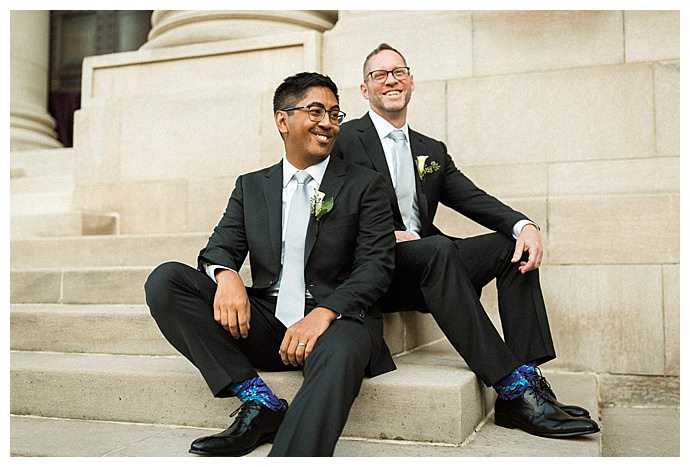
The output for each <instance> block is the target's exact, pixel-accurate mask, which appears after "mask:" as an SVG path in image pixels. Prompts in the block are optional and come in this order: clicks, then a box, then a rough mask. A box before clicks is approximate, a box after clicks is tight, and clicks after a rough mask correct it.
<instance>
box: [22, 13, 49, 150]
mask: <svg viewBox="0 0 690 467" xmlns="http://www.w3.org/2000/svg"><path fill="white" fill-rule="evenodd" d="M10 15H11V16H10V151H24V150H30V149H49V148H61V147H62V144H61V143H60V142H59V141H58V140H57V134H56V133H55V120H54V119H53V118H52V117H51V116H50V114H49V113H48V67H49V60H50V12H48V11H46V10H44V11H38V10H31V11H11V12H10Z"/></svg>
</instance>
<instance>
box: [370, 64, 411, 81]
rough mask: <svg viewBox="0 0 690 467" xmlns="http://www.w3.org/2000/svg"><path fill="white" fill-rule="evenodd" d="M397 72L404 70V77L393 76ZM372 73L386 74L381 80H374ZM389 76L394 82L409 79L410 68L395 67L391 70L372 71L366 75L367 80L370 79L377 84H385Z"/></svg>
mask: <svg viewBox="0 0 690 467" xmlns="http://www.w3.org/2000/svg"><path fill="white" fill-rule="evenodd" d="M399 70H405V74H404V76H401V77H397V76H395V73H396V72H397V71H399ZM374 73H386V77H385V78H383V77H382V78H381V79H376V78H374ZM389 74H390V75H393V78H395V79H396V80H398V81H403V80H405V79H407V78H409V77H410V67H409V66H397V67H395V68H393V69H392V70H372V71H370V72H369V73H367V78H369V77H371V79H372V80H373V81H375V82H377V83H385V82H386V80H387V79H388V75H389Z"/></svg>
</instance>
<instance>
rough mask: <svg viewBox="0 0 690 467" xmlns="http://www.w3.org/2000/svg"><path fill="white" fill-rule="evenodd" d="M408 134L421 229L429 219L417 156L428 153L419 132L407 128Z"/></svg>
mask: <svg viewBox="0 0 690 467" xmlns="http://www.w3.org/2000/svg"><path fill="white" fill-rule="evenodd" d="M408 132H409V135H410V150H411V152H412V161H413V162H414V174H415V176H414V180H415V186H416V189H417V206H418V208H419V222H420V223H421V224H422V225H421V227H422V230H424V228H425V227H424V226H426V225H428V223H429V222H428V219H429V208H428V205H427V201H426V193H425V192H424V182H423V181H422V180H421V179H420V178H419V174H418V173H417V157H419V156H425V155H426V156H428V155H429V153H428V152H427V150H426V145H425V144H424V141H423V140H422V138H421V137H420V136H419V133H417V132H416V131H413V130H412V129H409V128H408Z"/></svg>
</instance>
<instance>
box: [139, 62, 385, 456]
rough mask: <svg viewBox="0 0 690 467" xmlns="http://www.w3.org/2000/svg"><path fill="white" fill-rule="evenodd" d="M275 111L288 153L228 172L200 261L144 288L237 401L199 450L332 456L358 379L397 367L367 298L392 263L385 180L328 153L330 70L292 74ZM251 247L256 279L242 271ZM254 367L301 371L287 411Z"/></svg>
mask: <svg viewBox="0 0 690 467" xmlns="http://www.w3.org/2000/svg"><path fill="white" fill-rule="evenodd" d="M273 106H274V117H275V122H276V126H277V127H278V130H279V132H280V135H281V137H282V138H283V142H284V145H285V158H284V159H283V160H282V161H281V162H280V163H278V164H276V165H274V166H272V167H269V168H266V169H263V170H259V171H257V172H253V173H250V174H246V175H243V176H240V177H239V178H238V179H237V183H236V186H235V189H234V191H233V193H232V196H231V197H230V200H229V202H228V205H227V209H226V211H225V214H224V215H223V217H222V219H221V220H220V223H219V224H218V226H217V227H216V228H215V229H214V232H213V234H212V236H211V237H210V239H209V242H208V244H207V245H206V247H205V248H204V249H203V250H201V252H200V253H199V259H198V269H194V268H192V267H190V266H186V265H184V264H180V263H174V262H170V263H165V264H162V265H161V266H159V267H158V268H156V269H155V270H154V271H153V272H152V273H151V275H150V276H149V278H148V280H147V282H146V286H145V288H146V301H147V303H148V305H149V308H150V309H151V314H152V316H153V317H154V319H155V320H156V323H157V324H158V326H159V327H160V329H161V331H162V333H163V334H164V335H165V337H166V338H167V339H168V341H170V343H171V344H172V345H173V346H174V347H175V348H176V349H177V350H179V351H180V353H182V354H183V355H184V356H185V357H187V358H188V359H189V360H190V361H191V362H192V363H193V364H194V365H195V366H196V367H197V368H198V369H199V371H200V372H201V374H202V376H203V377H204V379H205V380H206V383H207V384H208V386H209V388H210V389H211V391H212V392H213V394H214V396H215V397H229V396H237V397H238V398H239V399H240V401H241V402H242V405H241V407H240V409H239V415H238V416H237V418H236V420H235V422H234V423H233V424H232V425H231V426H230V427H229V428H228V429H227V430H225V431H223V432H221V433H218V434H215V435H213V436H208V437H204V438H200V439H198V440H196V441H194V442H193V443H192V446H191V449H190V452H192V453H195V454H200V455H227V456H238V455H244V454H246V453H248V452H251V451H252V450H253V449H254V448H256V447H257V446H258V445H260V444H263V443H266V442H271V441H273V447H272V450H271V452H270V454H269V455H272V456H316V455H332V454H333V450H334V448H335V444H336V442H337V440H338V437H339V436H340V434H341V432H342V430H343V427H344V426H345V422H346V421H347V417H348V414H349V411H350V407H351V406H352V403H353V401H354V399H355V397H356V396H357V394H358V392H359V389H360V386H361V383H362V379H363V377H364V376H365V374H366V375H368V376H376V375H378V374H381V373H384V372H387V371H391V370H393V369H395V365H394V364H393V360H392V358H391V355H390V353H389V351H388V348H387V346H386V344H385V342H384V341H383V325H382V317H381V312H380V310H379V309H378V308H377V307H376V305H375V303H376V302H377V300H378V299H379V298H380V297H381V296H382V295H383V293H384V292H385V290H386V289H387V288H388V285H389V284H390V280H391V277H392V272H393V266H394V262H395V260H394V247H395V237H394V234H393V230H394V229H393V215H392V212H391V209H390V203H389V201H388V199H387V197H386V194H385V186H384V182H383V179H382V177H381V176H380V175H379V174H377V173H375V172H373V171H370V170H367V169H364V168H362V167H359V166H357V165H354V164H350V163H348V162H344V161H342V160H341V159H337V158H332V157H330V156H329V155H330V152H331V150H332V148H333V144H334V142H335V139H336V137H337V136H338V132H339V124H340V122H341V121H342V118H343V117H344V115H345V114H344V113H343V112H341V111H340V107H339V104H338V90H337V87H336V85H335V84H334V83H333V81H331V80H330V78H328V77H326V76H323V75H320V74H318V73H300V74H297V75H294V76H291V77H289V78H287V79H285V81H284V82H283V83H282V84H281V85H280V86H279V87H278V88H277V89H276V92H275V96H274V101H273ZM310 204H311V206H310ZM247 254H249V256H250V265H251V274H252V286H251V287H245V284H244V283H243V281H242V279H241V278H240V276H239V274H238V273H237V271H239V269H240V267H241V266H242V263H243V262H244V260H245V258H246V256H247ZM255 368H257V369H260V370H266V371H284V370H289V369H299V368H301V369H302V371H303V374H304V382H303V384H302V387H301V388H300V390H299V392H298V393H297V395H296V396H295V398H294V400H293V401H292V403H291V405H290V408H289V409H288V408H287V402H286V401H285V400H283V399H279V398H278V397H277V396H276V395H275V394H273V392H272V391H271V390H270V388H268V386H267V385H266V383H265V382H264V381H263V380H262V379H261V378H260V377H259V376H258V374H257V373H256V371H255Z"/></svg>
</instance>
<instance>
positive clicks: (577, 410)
mask: <svg viewBox="0 0 690 467" xmlns="http://www.w3.org/2000/svg"><path fill="white" fill-rule="evenodd" d="M530 383H531V384H532V386H534V387H536V388H538V389H539V390H540V391H541V393H542V394H544V395H545V396H546V397H547V398H548V399H549V400H550V401H551V402H552V403H553V405H555V406H556V407H558V408H559V409H561V410H562V411H563V412H565V413H567V414H568V415H572V416H573V417H587V418H590V417H589V412H588V411H587V409H585V408H584V407H580V406H577V405H566V404H562V403H560V402H559V401H558V399H556V394H554V392H553V389H551V385H550V384H549V382H548V381H546V378H544V377H543V376H541V375H539V376H535V377H534V378H532V379H531V380H530Z"/></svg>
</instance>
